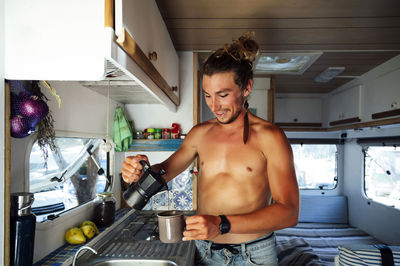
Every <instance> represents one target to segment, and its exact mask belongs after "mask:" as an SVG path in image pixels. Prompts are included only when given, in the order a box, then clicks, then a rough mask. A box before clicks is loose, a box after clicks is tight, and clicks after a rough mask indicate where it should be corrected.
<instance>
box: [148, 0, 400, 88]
mask: <svg viewBox="0 0 400 266" xmlns="http://www.w3.org/2000/svg"><path fill="white" fill-rule="evenodd" d="M156 2H157V5H158V7H159V9H160V12H161V15H162V17H163V19H164V21H165V23H166V25H167V28H168V31H169V32H170V35H171V38H172V41H173V43H174V45H175V48H176V49H177V50H178V51H198V52H199V56H200V58H199V62H203V60H204V59H205V58H206V57H207V56H208V54H209V51H213V50H216V49H218V48H220V47H221V46H222V45H223V44H225V43H230V42H231V40H232V39H233V38H235V37H238V36H240V35H241V34H243V33H244V32H246V31H248V30H254V31H255V33H256V39H257V41H258V42H259V44H260V48H261V51H262V52H293V51H295V52H301V51H304V52H309V51H322V52H324V53H323V54H322V55H321V57H320V58H319V59H318V60H317V61H316V62H314V64H313V65H312V66H311V67H310V68H309V69H308V70H307V71H306V72H305V73H304V74H303V75H301V76H299V75H276V92H278V93H279V92H304V93H326V92H330V91H332V90H333V89H335V88H337V87H339V86H341V85H343V84H344V83H346V82H348V81H350V80H351V79H344V78H335V79H333V80H331V81H330V82H328V83H316V82H314V78H315V76H317V75H318V74H319V73H321V72H322V71H323V70H325V69H326V68H328V67H330V66H344V67H345V71H344V72H343V73H342V74H341V75H342V76H361V75H362V74H364V73H366V72H368V71H370V70H371V69H373V68H375V67H376V66H378V65H380V64H382V63H384V62H386V61H387V60H389V59H390V58H392V57H394V56H396V55H398V54H400V1H398V0H380V1H376V0H335V1H326V0H313V1H308V0H287V1H280V0H269V1H265V0H247V1H242V0H218V1H209V0H196V1H188V0H156ZM257 76H266V75H257Z"/></svg>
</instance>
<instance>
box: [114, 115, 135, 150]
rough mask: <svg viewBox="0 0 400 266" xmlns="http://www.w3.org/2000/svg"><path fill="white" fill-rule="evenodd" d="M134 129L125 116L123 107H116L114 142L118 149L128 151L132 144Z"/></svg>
mask: <svg viewBox="0 0 400 266" xmlns="http://www.w3.org/2000/svg"><path fill="white" fill-rule="evenodd" d="M132 141H133V135H132V129H131V126H130V125H129V123H128V121H127V120H126V118H125V115H124V112H123V111H122V108H121V107H117V108H116V109H115V114H114V143H115V145H116V147H115V150H116V151H127V150H128V148H129V145H131V144H132Z"/></svg>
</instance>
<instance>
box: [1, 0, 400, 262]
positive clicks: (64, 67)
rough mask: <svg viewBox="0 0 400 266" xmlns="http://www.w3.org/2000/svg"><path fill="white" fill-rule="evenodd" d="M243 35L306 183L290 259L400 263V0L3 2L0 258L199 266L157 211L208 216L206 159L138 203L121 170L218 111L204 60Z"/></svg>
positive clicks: (252, 102) (258, 92)
mask: <svg viewBox="0 0 400 266" xmlns="http://www.w3.org/2000/svg"><path fill="white" fill-rule="evenodd" d="M248 31H253V32H254V33H255V39H256V40H257V42H258V43H259V44H260V53H259V55H258V56H257V58H256V60H255V62H254V65H253V72H254V85H253V90H252V92H251V95H250V98H249V110H250V111H251V112H252V113H253V114H255V115H257V116H258V117H261V118H262V119H264V120H267V121H269V122H271V123H274V124H276V125H277V126H279V127H280V128H281V129H282V130H283V131H284V133H285V134H286V136H287V138H288V139H289V142H290V144H291V148H292V150H293V155H294V164H295V170H296V177H297V182H298V185H299V189H300V214H299V220H298V224H297V226H294V227H290V228H286V229H282V230H279V231H277V232H275V234H276V245H277V252H278V260H279V265H385V264H384V263H383V262H385V263H386V261H387V259H388V258H389V259H392V260H393V261H394V264H386V265H400V226H399V225H400V85H399V84H400V2H399V1H397V0H381V1H375V0H346V1H345V0H337V1H324V0H314V1H305V0H289V1H278V0H270V1H264V0H249V1H240V0H217V1H207V0H196V1H191V0H104V1H99V0H85V1H78V0H70V1H49V0H37V1H29V0H0V50H1V53H0V62H1V64H0V79H1V80H0V95H1V101H0V114H1V115H0V146H1V150H0V169H1V171H0V205H1V210H2V211H1V212H0V224H1V225H2V226H1V227H0V232H1V233H0V235H1V236H2V241H1V244H0V264H2V265H28V264H34V265H71V264H73V265H75V263H76V264H77V265H194V256H195V244H194V241H183V242H180V243H174V244H165V243H162V242H160V240H159V238H158V227H157V215H156V214H157V213H158V212H159V211H161V210H169V209H173V210H181V211H183V212H184V213H185V215H187V216H190V215H191V214H193V213H196V210H197V208H198V196H197V195H198V193H201V191H199V190H198V180H199V178H200V175H199V173H200V172H201V165H200V164H199V163H198V162H197V161H194V162H193V164H192V165H191V166H190V167H189V168H187V169H186V170H185V171H183V172H182V173H181V174H179V175H178V176H177V177H176V178H175V179H173V180H172V181H170V182H169V183H168V185H167V186H168V189H166V190H165V189H164V190H162V191H161V192H159V193H157V194H156V195H154V196H152V197H151V198H150V199H148V202H147V201H146V202H147V204H146V205H145V207H144V208H143V210H135V209H134V208H131V206H130V205H129V204H128V203H127V202H126V201H125V200H124V198H123V193H124V191H126V190H127V189H128V188H129V184H127V183H125V182H123V179H122V177H121V169H122V163H123V161H124V159H125V158H126V157H127V156H131V155H135V154H146V155H147V156H148V158H149V160H150V163H151V164H155V163H159V162H161V161H163V160H165V159H166V158H168V157H169V156H170V155H171V154H172V153H173V152H174V151H176V150H177V149H178V148H179V146H180V145H181V144H182V142H183V141H184V139H185V136H186V134H187V133H188V132H189V131H190V129H191V128H192V127H193V126H194V125H197V124H199V123H202V122H204V121H207V120H209V119H212V118H213V117H214V114H213V113H212V112H211V111H210V110H209V108H208V107H207V105H206V103H205V100H204V95H203V88H202V76H201V73H200V68H201V65H202V63H203V62H204V60H205V59H206V58H207V57H208V56H209V55H210V53H211V52H213V51H215V50H216V49H218V48H220V47H221V46H223V45H224V44H226V43H230V42H231V41H232V39H234V38H238V37H239V36H241V35H242V34H243V33H245V32H248ZM221 189H222V188H221ZM21 200H22V201H24V202H23V204H25V205H23V204H22V203H21V202H20V201H21ZM32 200H33V202H32ZM25 201H26V202H25ZM99 206H100V207H101V206H103V208H104V209H101V210H99V209H98V207H99ZM104 206H109V207H110V208H108V209H107V208H105V207H104ZM114 206H115V207H114ZM32 214H34V216H33V217H34V222H33V223H31V225H32V226H33V227H30V229H29V228H28V229H27V227H26V228H24V229H20V230H27V231H23V232H24V233H21V232H19V233H18V230H17V232H16V230H15V226H16V225H15V223H16V219H17V220H18V219H25V218H27V217H32ZM18 221H20V220H18ZM25 221H26V222H27V220H25ZM30 221H32V220H30ZM83 221H93V222H94V223H95V224H96V225H97V227H98V229H99V231H98V232H96V230H94V229H93V228H94V227H93V226H90V228H91V229H93V230H94V231H93V232H92V235H90V232H89V233H87V232H83V234H82V230H83V226H84V224H82V222H83ZM21 226H22V225H21ZM74 227H78V228H79V227H81V228H82V229H77V230H78V231H79V232H80V234H81V238H80V240H76V239H75V240H76V241H75V242H74V241H71V239H67V237H66V236H67V235H66V232H67V231H69V230H70V229H71V228H74ZM21 228H22V227H21ZM32 228H33V229H32ZM93 234H94V235H95V236H93ZM84 235H86V237H85V236H84ZM18 241H20V242H18ZM18 243H20V246H18ZM21 243H25V245H23V246H22V247H21ZM95 253H96V254H95ZM29 254H31V257H32V261H31V262H28V264H24V262H23V260H22V259H20V258H21V256H22V257H24V258H28V257H29ZM381 254H382V255H381ZM18 256H19V257H18ZM18 258H19V259H18ZM25 263H26V262H25ZM140 263H141V264H140ZM254 265H258V264H254Z"/></svg>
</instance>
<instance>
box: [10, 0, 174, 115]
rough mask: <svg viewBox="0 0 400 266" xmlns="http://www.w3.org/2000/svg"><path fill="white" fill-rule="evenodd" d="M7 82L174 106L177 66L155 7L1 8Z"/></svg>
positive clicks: (40, 4) (22, 2)
mask: <svg viewBox="0 0 400 266" xmlns="http://www.w3.org/2000/svg"><path fill="white" fill-rule="evenodd" d="M149 54H152V56H151V57H152V58H153V59H152V60H150V59H149ZM155 55H156V57H157V59H156V60H155V59H154V58H155ZM5 76H6V78H7V79H18V80H65V81H68V80H70V81H80V82H82V84H83V85H84V86H87V87H89V88H91V89H93V90H96V91H98V92H99V93H102V94H104V95H107V94H108V92H109V95H110V97H111V98H113V99H115V100H117V101H119V102H122V103H162V104H164V105H165V106H166V107H167V108H168V109H170V110H172V111H175V110H176V106H177V105H179V58H178V56H177V53H176V51H175V49H174V46H173V44H172V42H171V39H170V37H169V34H168V31H167V29H166V26H165V25H164V22H163V20H162V18H161V15H160V13H159V10H158V8H157V5H156V3H155V2H154V1H153V0H142V1H137V0H135V1H122V0H116V1H115V5H114V1H113V0H105V1H99V0H85V1H78V0H70V1H51V0H37V1H34V2H32V1H29V0H6V4H5Z"/></svg>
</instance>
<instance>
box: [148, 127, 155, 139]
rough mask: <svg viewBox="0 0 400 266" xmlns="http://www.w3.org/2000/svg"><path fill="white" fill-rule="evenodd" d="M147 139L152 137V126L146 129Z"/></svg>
mask: <svg viewBox="0 0 400 266" xmlns="http://www.w3.org/2000/svg"><path fill="white" fill-rule="evenodd" d="M147 139H154V128H148V129H147Z"/></svg>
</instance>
